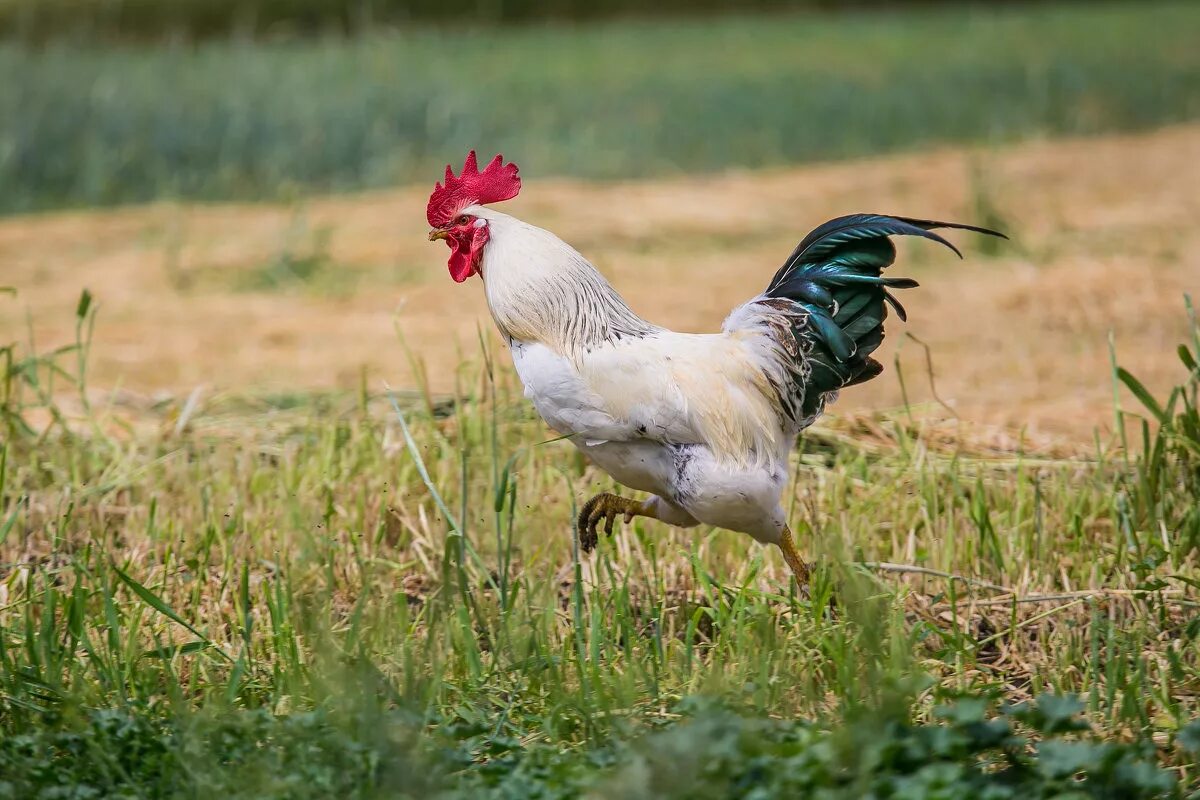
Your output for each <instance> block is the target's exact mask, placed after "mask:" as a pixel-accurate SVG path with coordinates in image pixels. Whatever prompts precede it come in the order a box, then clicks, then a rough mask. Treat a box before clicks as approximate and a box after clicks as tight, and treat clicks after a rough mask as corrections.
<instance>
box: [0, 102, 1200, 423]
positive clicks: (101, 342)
mask: <svg viewBox="0 0 1200 800" xmlns="http://www.w3.org/2000/svg"><path fill="white" fill-rule="evenodd" d="M507 155H510V156H512V157H513V158H514V159H515V160H517V161H518V162H519V163H520V162H524V161H526V160H528V159H532V158H534V157H535V156H533V155H526V154H521V153H510V154H507ZM430 177H431V182H432V178H434V177H435V176H430ZM1197 185H1200V125H1185V126H1178V127H1174V128H1169V129H1166V130H1161V131H1158V132H1154V133H1149V134H1144V135H1130V136H1119V137H1111V138H1099V139H1086V140H1065V141H1054V142H1044V143H1032V144H1026V145H1022V146H1017V147H1012V148H1009V149H1004V150H998V151H982V150H969V149H967V150H960V149H955V150H950V149H947V150H942V151H938V152H932V153H926V154H919V155H905V156H900V157H889V158H881V159H874V160H866V161H859V162H854V163H845V164H840V163H839V164H832V165H822V166H814V167H799V168H794V169H786V170H778V171H772V172H727V173H725V174H721V175H715V176H710V177H698V178H694V179H684V180H669V181H656V182H628V183H601V184H595V183H578V182H573V181H533V182H527V183H526V186H525V189H524V192H523V195H522V196H521V197H520V198H519V199H518V200H516V201H514V202H512V203H510V204H508V206H507V207H506V209H505V210H508V211H511V212H512V213H515V214H517V215H518V216H521V217H523V218H525V219H527V220H529V221H532V222H534V223H535V224H538V225H541V226H543V227H546V228H549V229H551V230H553V231H555V232H556V233H558V234H559V235H561V236H562V237H563V238H565V239H566V240H567V241H569V242H571V243H573V244H574V245H576V246H577V247H578V248H579V249H580V250H581V251H582V252H583V253H584V254H585V255H586V256H588V257H589V258H590V259H592V260H593V261H594V262H595V263H596V264H597V265H598V266H599V267H600V268H601V269H602V270H603V271H604V272H605V274H606V275H608V276H609V277H610V278H611V279H612V281H613V282H614V284H615V285H616V286H617V288H618V289H619V290H620V291H621V292H622V294H624V295H625V296H626V297H627V298H628V299H629V301H630V302H631V304H632V305H633V307H634V308H635V309H636V310H637V311H638V312H639V313H640V314H642V315H643V316H645V317H647V318H649V319H651V320H653V321H655V322H658V323H660V324H664V325H667V326H670V327H673V328H677V329H682V330H690V331H705V330H714V329H716V328H717V327H718V326H719V325H720V323H721V320H722V319H723V318H724V315H725V314H726V313H727V312H728V311H729V310H730V308H731V307H732V306H733V305H734V304H736V303H738V302H740V301H742V300H744V299H746V298H748V297H750V296H752V295H753V294H754V293H756V292H757V291H759V289H760V288H761V287H762V286H764V285H765V282H766V281H767V279H768V278H769V277H770V275H771V274H772V272H773V271H774V269H775V267H776V266H777V265H778V263H779V261H780V260H781V259H782V257H783V256H784V255H786V253H787V252H788V251H789V250H790V248H791V247H792V245H793V244H794V242H795V241H796V240H797V239H799V238H800V237H801V236H802V235H803V234H804V233H806V232H807V231H808V230H809V229H810V228H811V227H813V226H815V225H816V224H818V223H820V222H822V221H824V220H825V219H827V218H829V217H831V216H834V215H837V214H842V213H848V212H853V211H880V212H885V213H898V214H907V215H912V216H926V217H934V218H943V219H950V220H958V221H968V222H976V223H982V224H993V225H997V226H999V227H1002V228H1003V229H1004V230H1005V231H1007V232H1008V233H1009V235H1010V236H1011V237H1012V242H1011V243H1004V244H1003V245H1002V246H1001V247H999V248H993V252H991V253H984V252H981V251H980V249H979V248H980V247H981V243H980V242H979V241H978V240H976V239H974V238H972V237H970V236H965V235H956V236H954V237H952V238H954V239H955V241H956V242H957V243H959V244H960V245H961V246H962V247H963V249H964V252H965V254H966V256H967V258H966V260H965V261H964V262H962V263H959V262H957V261H956V260H955V259H954V258H953V256H952V255H951V254H949V253H947V252H944V251H942V250H940V249H939V248H935V247H933V246H929V245H927V244H926V243H921V242H904V243H902V245H901V246H902V251H901V257H900V260H899V262H898V264H897V266H896V267H895V268H894V271H895V274H906V275H911V276H913V277H916V278H918V279H919V280H921V282H922V286H921V288H919V289H916V290H912V291H909V292H906V293H905V294H904V297H903V300H904V302H905V304H906V305H907V307H908V309H909V312H910V317H909V318H910V322H909V323H908V324H907V325H904V324H901V323H900V322H899V321H895V322H893V323H892V324H891V327H890V329H889V333H890V336H889V341H888V342H887V343H885V352H884V356H883V360H884V362H885V363H886V364H888V365H889V366H891V364H892V359H893V354H896V355H898V356H899V357H900V361H901V364H902V366H903V369H904V372H905V375H906V383H907V390H908V395H909V400H910V401H911V402H913V403H926V402H929V401H930V400H931V399H932V398H931V393H930V390H929V380H928V374H927V372H928V371H927V367H926V359H925V353H924V351H923V349H922V348H921V347H920V346H919V344H918V343H917V342H915V341H913V340H911V339H908V338H906V337H905V334H912V335H914V336H916V337H919V339H920V341H923V342H925V343H926V344H928V346H929V350H930V354H931V356H932V363H933V367H934V374H935V376H936V388H937V392H938V394H939V395H940V396H941V398H942V399H943V400H945V401H946V403H947V404H948V406H949V408H952V409H953V411H954V413H956V414H957V415H958V417H959V418H961V419H964V420H970V421H979V422H985V423H990V424H995V425H998V426H1003V427H1005V428H1009V429H1017V428H1021V429H1025V430H1026V432H1027V433H1028V434H1030V435H1035V436H1045V437H1054V438H1060V437H1068V438H1073V439H1077V440H1090V439H1091V436H1092V432H1093V429H1094V428H1095V427H1096V426H1100V427H1101V428H1102V429H1103V428H1104V427H1105V426H1106V425H1110V426H1111V420H1112V384H1111V381H1110V380H1109V377H1108V376H1109V351H1108V336H1109V332H1110V331H1111V332H1112V334H1113V336H1114V339H1115V343H1116V350H1117V353H1118V356H1119V358H1120V359H1121V361H1122V363H1123V364H1125V365H1127V366H1129V367H1130V368H1131V369H1132V370H1133V371H1134V372H1135V373H1136V374H1138V375H1139V376H1141V377H1142V379H1143V380H1144V381H1145V382H1146V383H1147V385H1148V386H1150V387H1151V388H1152V389H1156V390H1157V389H1160V388H1162V387H1164V386H1166V385H1167V382H1168V381H1169V380H1170V379H1171V378H1172V377H1173V374H1172V373H1173V371H1174V370H1175V369H1176V364H1175V363H1174V356H1173V354H1172V351H1173V349H1174V345H1175V344H1176V343H1177V342H1178V341H1181V339H1182V336H1183V333H1184V326H1185V319H1186V317H1185V315H1184V314H1183V313H1182V298H1181V295H1182V294H1183V293H1184V292H1185V291H1189V290H1190V291H1193V292H1195V291H1197V290H1200V227H1197V225H1196V224H1195V220H1196V219H1197V218H1200V192H1197V191H1196V186H1197ZM427 193H428V187H426V186H414V187H409V188H405V189H399V190H396V191H389V192H377V193H369V194H361V195H351V196H338V197H330V198H322V199H313V200H308V201H304V202H303V203H298V204H296V205H294V206H277V205H188V206H179V205H168V204H158V205H152V206H146V207H137V208H127V209H122V210H116V211H100V212H83V213H77V212H70V213H54V214H46V215H42V216H33V217H15V218H10V219H5V220H3V221H0V264H3V278H2V280H0V283H3V284H5V285H11V286H14V287H16V289H17V290H18V296H17V298H16V300H15V301H14V300H11V299H6V300H5V301H4V302H3V303H0V341H5V342H7V341H12V340H21V339H26V338H27V337H28V336H30V335H32V336H33V337H34V341H35V343H36V346H37V347H38V348H39V349H45V348H50V347H53V346H56V345H58V344H62V343H66V342H69V341H70V339H71V336H72V335H73V318H72V314H71V310H72V308H73V303H74V302H75V300H76V298H77V296H78V293H79V291H80V289H81V288H82V287H87V288H89V289H90V290H91V291H92V293H93V294H94V295H95V296H96V298H97V301H98V302H99V304H100V313H99V317H98V321H97V325H96V331H95V346H94V349H93V355H92V365H91V368H92V377H91V383H92V385H93V386H94V387H102V388H103V389H104V390H111V389H120V390H122V391H123V393H124V394H123V396H125V397H137V396H146V395H155V394H160V393H162V392H169V393H172V394H175V395H182V394H186V393H188V392H190V391H192V390H193V389H194V388H195V387H197V386H203V387H205V392H206V393H211V392H215V391H222V390H237V391H247V390H248V391H270V390H272V389H278V388H280V387H287V389H288V390H289V391H295V390H298V389H300V390H302V389H307V388H312V389H321V388H330V387H342V388H350V387H353V386H356V385H357V384H358V382H359V381H360V379H361V377H362V374H363V372H362V371H363V369H366V370H367V372H366V375H367V380H368V381H369V382H370V386H371V387H372V388H373V389H374V388H377V387H378V386H379V385H380V382H381V381H385V380H386V381H387V382H388V383H390V384H391V385H393V386H398V387H404V386H410V385H412V384H413V383H414V380H415V376H414V370H413V366H412V363H411V362H410V360H409V359H408V357H407V356H406V354H405V349H404V345H403V344H402V341H401V339H403V342H405V343H407V345H408V347H409V348H410V349H411V351H412V353H413V354H414V355H415V357H416V358H417V360H418V361H419V363H420V364H421V365H422V367H421V368H423V369H424V371H425V372H426V378H427V380H428V383H429V385H430V387H431V388H432V389H433V390H434V391H435V392H450V391H452V390H453V389H454V374H455V372H454V369H453V367H454V365H456V364H457V363H458V362H459V361H460V360H461V359H462V358H463V357H464V356H466V357H471V356H473V355H474V354H475V353H477V352H478V347H479V345H478V331H479V330H480V329H482V330H484V331H485V332H486V335H488V336H489V337H494V334H493V333H492V328H491V322H490V319H489V318H488V316H487V310H486V307H485V304H484V302H483V296H482V292H481V291H480V286H479V285H478V284H477V283H474V282H471V283H468V284H464V285H462V286H459V285H456V284H454V283H453V282H452V281H451V280H450V278H449V277H448V275H447V274H446V271H445V265H444V262H445V252H444V248H443V247H442V246H441V245H440V244H431V243H429V242H427V241H426V240H425V236H424V233H425V230H426V225H425V221H424V202H425V199H426V197H427ZM397 332H399V334H400V336H399V337H398V336H397ZM901 402H902V395H901V387H900V382H899V381H897V380H896V373H895V371H894V370H889V371H888V372H887V373H885V376H884V377H883V378H881V379H879V380H877V381H875V382H873V383H871V384H870V385H869V386H866V387H861V388H858V389H855V390H852V391H850V392H848V393H847V395H846V396H845V397H844V398H843V399H842V401H841V403H840V405H839V406H837V409H838V410H839V411H842V412H845V411H847V410H851V409H874V408H886V407H895V406H897V405H899V404H901ZM938 413H942V414H947V412H945V411H940V412H938Z"/></svg>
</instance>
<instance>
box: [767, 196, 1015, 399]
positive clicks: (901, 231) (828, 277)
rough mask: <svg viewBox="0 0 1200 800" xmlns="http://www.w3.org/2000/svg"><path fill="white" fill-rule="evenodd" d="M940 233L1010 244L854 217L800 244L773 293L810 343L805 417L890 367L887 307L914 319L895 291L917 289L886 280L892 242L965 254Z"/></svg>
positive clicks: (925, 224) (898, 220)
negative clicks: (928, 244)
mask: <svg viewBox="0 0 1200 800" xmlns="http://www.w3.org/2000/svg"><path fill="white" fill-rule="evenodd" d="M937 228H951V229H957V230H964V231H973V232H975V233H982V234H986V235H988V236H998V237H1000V238H1002V239H1007V238H1008V237H1007V236H1005V235H1004V234H1003V233H1000V232H998V231H993V230H989V229H988V228H981V227H978V226H976V225H964V224H962V223H958V222H940V221H938V220H930V219H917V218H915V217H893V216H888V215H886V214H850V215H848V216H844V217H838V218H837V219H831V220H829V221H828V222H826V223H824V224H823V225H819V226H817V227H816V228H815V229H814V230H813V231H812V232H811V233H810V234H808V235H807V236H805V237H804V239H803V240H801V242H800V244H798V245H796V249H795V250H793V251H792V253H791V255H789V256H788V258H787V260H786V261H785V262H784V263H783V266H782V267H780V268H779V271H778V272H776V273H775V276H774V277H773V278H772V279H771V283H770V285H769V286H768V287H767V291H766V293H765V294H766V296H767V297H769V298H777V300H776V302H778V301H779V300H787V301H790V302H792V303H793V304H794V307H795V308H796V310H797V311H798V312H800V313H797V314H796V320H797V322H796V324H795V326H794V328H793V338H796V339H803V340H804V341H805V342H806V343H807V347H805V348H804V349H805V352H806V353H807V359H808V366H809V368H810V371H809V374H808V380H807V383H806V385H805V386H803V387H802V388H803V396H804V403H803V407H802V408H801V409H800V415H801V417H810V416H812V415H814V414H816V413H818V412H819V411H820V409H821V408H822V407H823V405H824V402H825V394H826V393H828V392H832V391H836V390H838V389H840V388H842V387H843V386H852V385H854V384H857V383H862V382H864V381H867V380H870V379H871V378H874V377H875V376H876V375H878V374H879V373H880V372H882V371H883V366H882V365H881V364H880V363H879V362H878V361H876V360H875V359H873V358H870V357H869V356H870V354H871V353H872V352H874V351H875V349H876V348H877V347H879V344H880V343H881V342H882V341H883V321H884V319H885V318H886V317H887V306H889V305H890V306H891V307H892V308H893V309H894V310H895V312H896V315H897V316H899V317H900V319H902V320H904V319H907V314H906V313H905V311H904V306H902V305H901V304H900V301H899V300H897V299H896V298H895V297H894V296H893V295H892V293H891V292H890V291H888V289H911V288H913V287H915V286H917V282H916V281H915V280H912V279H911V278H885V277H883V274H882V273H883V270H884V269H886V268H887V267H889V266H891V264H892V263H893V262H894V261H895V259H896V248H895V246H894V245H893V244H892V242H891V241H890V239H889V238H888V237H891V236H919V237H921V238H923V239H929V240H931V241H934V242H937V243H939V244H942V245H945V246H946V247H948V248H950V249H951V250H953V251H954V253H955V254H956V255H958V257H959V258H962V253H961V252H960V251H959V250H958V248H957V247H955V246H954V245H953V244H951V243H950V242H949V241H947V240H946V239H944V238H943V237H941V236H939V235H938V234H936V233H933V230H934V229H937Z"/></svg>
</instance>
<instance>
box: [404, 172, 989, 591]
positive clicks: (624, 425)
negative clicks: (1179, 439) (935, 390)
mask: <svg viewBox="0 0 1200 800" xmlns="http://www.w3.org/2000/svg"><path fill="white" fill-rule="evenodd" d="M520 189H521V179H520V177H519V176H518V174H517V166H516V165H515V164H512V163H508V164H505V163H504V160H503V158H502V157H501V156H499V155H498V156H496V157H495V158H494V159H492V161H491V162H490V163H489V164H488V165H487V166H486V167H485V168H484V169H483V170H482V171H480V170H479V166H478V163H477V161H476V157H475V152H474V151H472V152H471V153H470V154H469V155H468V156H467V158H466V162H465V164H464V165H463V169H462V172H461V173H460V174H459V175H455V174H454V172H453V170H452V169H451V167H449V166H447V167H446V176H445V180H444V182H443V183H438V184H437V186H436V188H435V189H434V190H433V193H432V195H430V198H429V205H428V209H427V217H428V220H429V224H430V225H431V226H432V227H433V230H431V231H430V232H429V239H430V241H434V240H439V239H440V240H443V241H445V242H446V243H447V244H448V245H449V247H450V260H449V264H448V266H449V269H450V277H451V278H453V279H454V280H455V281H456V282H458V283H462V282H463V281H465V280H467V279H468V278H470V277H471V276H472V275H478V276H480V277H481V278H482V279H483V288H484V293H485V295H486V297H487V303H488V308H489V309H490V311H491V314H492V318H493V319H494V320H495V323H496V327H497V328H498V329H499V331H500V334H501V335H502V336H503V337H504V339H505V341H507V343H508V345H509V348H510V350H511V353H512V358H513V364H514V365H515V367H516V370H517V374H518V375H519V376H520V379H521V382H522V383H523V384H524V386H525V396H526V397H527V398H528V399H529V400H530V401H531V402H532V403H533V406H534V408H535V409H536V410H537V412H538V414H540V415H541V417H542V419H543V420H545V421H546V423H547V424H548V425H549V426H550V427H551V428H553V429H554V430H555V431H557V432H559V433H560V434H563V435H564V436H567V437H569V438H570V440H571V441H572V442H573V443H574V445H575V446H576V447H578V448H579V449H580V450H581V451H582V452H583V453H584V455H586V456H587V457H588V459H590V460H591V461H592V462H593V463H594V464H596V465H597V466H599V467H600V468H601V469H603V470H604V471H605V472H607V473H608V474H609V475H611V476H612V477H613V478H614V479H615V480H616V481H617V482H618V483H621V484H623V485H625V486H627V487H629V488H630V489H634V490H637V491H641V492H648V493H650V496H649V497H647V498H645V499H644V500H635V499H631V498H628V497H619V496H617V495H614V494H610V493H602V494H598V495H596V496H595V497H592V498H591V499H590V500H588V501H587V502H586V503H584V505H583V506H582V509H581V511H580V513H579V517H578V520H577V523H576V526H577V529H578V534H579V541H580V544H581V546H582V547H583V548H584V550H585V551H590V550H591V549H592V548H593V547H595V545H596V543H597V539H598V533H597V529H598V527H599V525H600V524H601V523H603V524H604V530H605V533H606V534H611V533H612V530H613V524H614V522H615V520H616V519H617V518H618V517H621V518H622V519H623V520H624V522H625V523H629V522H630V521H631V520H632V519H633V518H634V517H649V518H652V519H657V520H661V521H662V522H665V523H667V524H669V525H676V526H680V527H685V528H686V527H691V526H693V525H697V524H700V523H703V524H705V525H712V526H715V527H718V528H726V529H728V530H733V531H739V532H742V533H747V534H749V535H750V536H752V537H754V538H755V539H756V540H758V541H759V542H762V543H766V544H774V545H777V546H778V547H779V548H780V550H781V551H782V554H783V557H784V559H785V561H786V562H787V564H788V566H789V567H790V568H791V570H792V572H793V573H794V575H795V577H796V579H797V581H798V582H799V583H800V585H801V586H802V587H803V586H805V585H806V584H807V581H808V575H809V566H808V564H807V563H806V562H805V561H804V559H802V558H801V557H800V554H799V552H798V551H797V549H796V543H795V541H794V540H793V537H792V532H791V530H790V529H789V528H788V524H787V519H786V516H785V514H784V510H783V506H782V505H781V503H780V497H781V495H782V493H783V489H784V486H785V485H786V484H787V480H788V458H789V455H790V453H791V450H792V447H793V445H794V444H795V442H796V437H797V434H798V433H799V432H800V431H801V430H803V429H804V428H806V427H808V426H809V425H811V424H812V423H813V422H814V421H815V420H816V419H817V418H818V417H819V416H820V415H821V413H822V412H823V411H824V409H825V406H826V405H827V404H828V403H830V402H832V401H833V400H834V399H836V397H837V394H838V392H839V391H840V390H841V389H844V388H846V387H848V386H854V385H856V384H860V383H863V382H865V381H869V380H870V379H871V378H874V377H875V376H876V375H878V374H879V373H880V372H881V371H882V370H883V366H882V365H881V364H880V363H879V362H878V361H876V360H875V359H873V358H871V353H872V352H874V350H875V349H876V348H877V347H879V344H880V342H881V341H882V340H883V321H884V318H885V317H886V316H887V311H888V306H891V307H892V309H893V310H894V311H895V312H896V314H897V316H899V317H900V319H902V320H903V319H905V313H904V308H903V306H901V305H900V303H899V302H898V301H897V300H896V298H895V297H894V296H893V295H892V294H891V293H890V292H889V291H888V290H889V289H907V288H910V287H914V286H916V285H917V282H916V281H914V280H911V279H909V278H892V277H883V276H882V274H881V273H882V271H883V270H884V268H885V267H888V266H889V265H891V263H892V262H893V260H894V259H895V257H896V249H895V247H894V246H893V245H892V242H891V240H890V239H889V238H888V237H890V236H895V235H906V236H920V237H923V238H926V239H931V240H933V241H935V242H938V243H940V244H943V245H945V246H946V247H949V248H950V249H951V250H953V251H954V252H955V253H958V254H959V257H960V258H961V253H959V251H958V250H957V249H956V248H955V247H954V245H952V244H950V242H948V241H946V240H945V239H944V238H942V237H941V236H939V235H938V234H936V233H933V232H932V231H933V229H935V228H960V229H963V230H969V231H975V232H977V233H983V234H988V235H992V236H1003V234H999V233H997V232H996V231H991V230H987V229H986V228H978V227H975V226H973V225H962V224H956V223H950V222H936V221H933V220H924V219H912V218H908V217H893V216H886V215H882V214H852V215H850V216H845V217H838V218H837V219H833V220H830V221H829V222H826V223H825V224H824V225H821V226H819V227H818V228H816V229H815V230H814V231H813V232H812V233H810V234H808V235H807V236H806V237H804V239H803V240H802V241H801V242H800V244H798V245H797V246H796V249H795V250H793V251H792V253H791V255H789V256H788V257H787V259H786V260H785V261H784V262H783V266H782V267H780V268H779V270H778V272H776V273H775V276H774V277H773V278H772V279H771V281H770V283H769V284H767V288H766V290H765V291H763V292H762V293H761V294H759V295H757V296H755V297H753V298H751V299H750V300H748V301H747V302H745V303H743V304H742V305H740V306H738V307H737V308H735V309H734V310H733V312H732V313H730V315H729V317H728V318H727V319H726V320H725V323H724V324H723V325H722V326H721V331H720V332H719V333H705V334H698V333H676V332H675V331H672V330H668V329H666V328H663V327H660V326H658V325H655V324H653V323H651V322H648V321H646V320H644V319H642V318H641V317H639V316H638V315H637V314H635V313H634V312H633V310H632V309H631V308H630V307H629V305H628V304H627V303H626V302H625V301H624V300H623V299H622V298H621V296H620V295H619V294H617V292H616V290H615V289H613V287H612V286H611V285H610V284H609V283H608V281H607V280H605V278H604V276H603V275H601V274H600V271H599V270H597V269H596V268H595V267H594V266H592V264H591V263H589V262H588V260H587V259H585V258H584V257H583V256H582V255H580V254H579V253H578V252H577V251H576V250H575V249H574V248H572V247H571V246H570V245H568V244H567V243H566V242H564V241H562V240H561V239H559V238H558V237H557V236H555V235H554V234H553V233H550V232H549V231H546V230H543V229H541V228H538V227H535V226H533V225H530V224H529V223H526V222H522V221H521V220H519V219H516V218H514V217H511V216H509V215H507V214H504V213H501V212H500V211H496V210H495V209H493V208H489V207H488V206H489V204H493V203H498V202H501V201H504V200H508V199H511V198H513V197H516V195H517V193H518V192H519V191H520Z"/></svg>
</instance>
